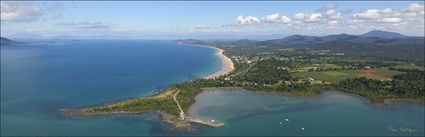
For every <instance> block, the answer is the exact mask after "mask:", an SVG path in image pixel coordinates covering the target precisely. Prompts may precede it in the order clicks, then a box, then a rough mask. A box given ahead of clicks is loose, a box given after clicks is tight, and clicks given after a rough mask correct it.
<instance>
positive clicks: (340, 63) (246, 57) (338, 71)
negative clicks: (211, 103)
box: [71, 36, 425, 125]
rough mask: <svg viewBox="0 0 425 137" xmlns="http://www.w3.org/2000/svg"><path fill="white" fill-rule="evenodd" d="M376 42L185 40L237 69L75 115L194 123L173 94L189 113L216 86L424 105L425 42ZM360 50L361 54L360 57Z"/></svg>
mask: <svg viewBox="0 0 425 137" xmlns="http://www.w3.org/2000/svg"><path fill="white" fill-rule="evenodd" d="M297 37H301V36H297ZM353 39H358V41H355V42H354V41H353ZM373 39H374V40H373V41H371V40H370V39H364V38H363V37H362V38H358V37H355V38H352V39H349V40H341V39H337V40H326V41H324V42H310V43H297V42H291V41H290V40H288V39H281V40H274V41H260V42H258V41H200V40H193V39H191V40H180V41H178V42H180V43H186V44H197V45H205V46H209V47H216V48H220V49H223V50H224V51H225V52H224V53H222V54H225V55H226V56H227V57H230V59H231V60H232V62H233V63H232V65H234V69H233V70H232V71H224V72H226V73H225V74H217V75H219V76H215V77H208V79H192V80H190V81H186V82H182V83H178V84H175V85H171V86H170V87H168V88H167V89H165V90H163V91H161V92H160V93H159V94H157V95H154V96H149V97H144V98H135V99H130V100H125V101H121V102H115V103H111V104H106V105H100V106H93V107H87V108H80V109H75V110H76V111H77V112H79V114H83V115H101V114H112V113H141V112H145V111H160V112H162V113H165V114H167V115H169V116H168V119H172V120H171V121H173V122H171V123H174V124H176V125H179V123H180V125H181V124H182V123H183V124H187V123H188V121H187V120H178V117H179V112H180V110H179V108H178V106H177V103H176V102H175V101H174V100H173V95H175V96H176V101H177V102H178V104H179V105H180V106H181V108H182V110H183V111H184V112H188V108H189V106H190V105H191V104H193V103H194V102H195V96H196V95H197V94H199V93H201V92H202V89H203V88H214V87H241V88H244V89H248V90H254V91H263V92H274V93H282V94H291V95H297V96H313V95H318V94H320V91H323V90H324V89H337V90H341V91H344V92H348V93H354V94H358V95H361V96H364V97H366V98H369V99H371V100H373V101H375V102H383V101H384V100H385V99H415V100H421V101H423V100H424V99H425V89H424V85H425V82H424V81H425V79H424V78H425V71H424V67H423V65H424V64H423V57H424V55H423V51H424V48H423V47H424V45H423V40H424V39H423V38H408V37H406V38H397V39H379V38H373ZM420 42H422V44H420ZM382 46H387V47H386V48H385V49H386V50H385V52H387V53H386V54H384V53H381V52H373V51H376V50H372V49H376V48H383V47H382ZM403 46H408V47H403ZM406 48H410V49H406ZM407 50H408V51H407ZM411 50H415V51H414V53H412V54H410V55H409V56H407V55H406V54H407V52H410V51H411ZM360 51H362V52H361V54H359V53H357V52H360ZM363 51H364V52H363ZM417 51H420V52H421V53H419V52H417ZM412 52H413V51H412ZM388 53H392V54H388ZM405 55H406V56H405ZM397 56H398V57H397ZM421 58H422V61H420V59H421ZM222 59H223V58H222ZM177 91H179V92H178V93H177ZM75 110H74V111H75ZM71 112H72V111H71Z"/></svg>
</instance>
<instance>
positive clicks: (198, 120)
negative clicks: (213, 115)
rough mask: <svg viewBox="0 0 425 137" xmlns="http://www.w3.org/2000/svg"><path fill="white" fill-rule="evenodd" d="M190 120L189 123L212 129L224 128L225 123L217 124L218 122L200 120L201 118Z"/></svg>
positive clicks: (190, 118)
mask: <svg viewBox="0 0 425 137" xmlns="http://www.w3.org/2000/svg"><path fill="white" fill-rule="evenodd" d="M188 120H189V122H193V123H198V124H202V125H207V126H210V127H223V126H224V124H223V123H217V122H214V121H213V120H208V121H206V120H202V119H199V118H192V117H189V118H188Z"/></svg>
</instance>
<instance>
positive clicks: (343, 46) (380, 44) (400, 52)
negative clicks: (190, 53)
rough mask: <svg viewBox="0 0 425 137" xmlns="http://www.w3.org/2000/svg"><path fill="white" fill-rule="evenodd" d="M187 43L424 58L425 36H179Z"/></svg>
mask: <svg viewBox="0 0 425 137" xmlns="http://www.w3.org/2000/svg"><path fill="white" fill-rule="evenodd" d="M179 41H180V42H185V43H195V44H207V45H212V46H253V47H262V48H263V49H264V50H267V49H271V50H276V49H291V50H295V51H311V50H329V51H330V52H332V53H344V55H350V56H360V57H362V56H368V57H382V58H390V59H394V60H409V61H423V59H424V42H425V39H424V37H408V36H404V35H402V34H399V33H394V32H386V31H378V30H374V31H370V32H368V33H365V34H362V35H350V34H337V35H327V36H321V37H319V36H303V35H291V36H288V37H285V38H282V39H273V40H265V41H250V40H243V41H242V42H240V41H241V40H233V41H232V40H228V41H219V40H209V41H200V40H194V39H190V40H179Z"/></svg>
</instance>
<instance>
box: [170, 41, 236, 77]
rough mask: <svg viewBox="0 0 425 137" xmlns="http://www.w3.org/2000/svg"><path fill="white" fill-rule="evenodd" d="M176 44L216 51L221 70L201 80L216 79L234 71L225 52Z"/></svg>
mask: <svg viewBox="0 0 425 137" xmlns="http://www.w3.org/2000/svg"><path fill="white" fill-rule="evenodd" d="M178 44H180V45H184V46H199V47H206V48H212V49H215V50H216V56H218V57H219V58H220V60H221V68H220V70H219V71H216V72H213V73H211V74H208V75H206V76H202V78H203V79H215V78H218V77H220V76H223V75H227V74H229V73H230V72H232V71H233V70H235V64H234V63H233V61H232V59H230V58H229V57H227V56H226V55H225V54H224V52H225V50H223V49H220V48H217V47H212V46H207V45H199V44H185V43H182V42H178Z"/></svg>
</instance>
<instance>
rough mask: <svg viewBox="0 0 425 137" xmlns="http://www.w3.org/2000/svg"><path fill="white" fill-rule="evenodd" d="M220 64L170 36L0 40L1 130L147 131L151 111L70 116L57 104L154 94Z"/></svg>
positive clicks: (70, 132) (209, 52)
mask: <svg viewBox="0 0 425 137" xmlns="http://www.w3.org/2000/svg"><path fill="white" fill-rule="evenodd" d="M220 65H221V63H220V60H219V58H218V57H216V56H215V50H214V49H210V48H204V47H197V46H182V45H178V44H176V43H175V42H173V41H146V40H145V41H142V40H82V41H66V42H60V43H56V44H53V45H50V46H44V45H26V46H2V47H1V135H146V134H148V131H149V130H151V129H150V127H151V126H152V124H149V122H147V121H146V119H147V118H146V117H155V116H151V115H142V116H121V117H120V116H105V117H91V118H74V117H72V118H68V117H64V116H63V115H62V114H61V113H60V112H59V111H58V110H59V109H60V108H67V107H78V106H84V105H93V104H99V103H105V102H111V101H114V100H120V99H126V98H132V97H141V96H146V95H151V94H153V93H154V92H155V91H158V90H159V89H160V88H164V87H165V86H167V85H170V84H172V83H177V82H182V81H185V80H188V79H190V78H194V77H200V76H203V75H206V74H209V73H212V72H215V71H217V70H219V69H220ZM148 119H149V118H148ZM135 121H136V122H135ZM151 123H152V122H151Z"/></svg>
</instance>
